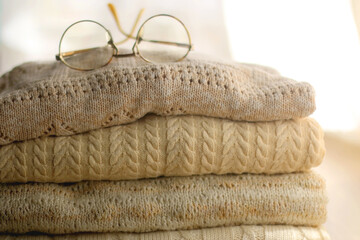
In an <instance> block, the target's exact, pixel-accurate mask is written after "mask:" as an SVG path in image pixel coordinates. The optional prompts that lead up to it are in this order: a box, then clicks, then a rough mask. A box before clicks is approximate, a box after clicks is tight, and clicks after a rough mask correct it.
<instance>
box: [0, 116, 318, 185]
mask: <svg viewBox="0 0 360 240" xmlns="http://www.w3.org/2000/svg"><path fill="white" fill-rule="evenodd" d="M324 154H325V146H324V139H323V132H322V130H321V128H320V126H319V125H318V123H317V122H316V121H315V120H314V119H311V118H302V119H298V120H281V121H272V122H240V121H230V120H226V119H219V118H211V117H201V116H168V117H161V116H156V115H147V116H145V117H144V118H142V119H140V120H138V121H136V122H133V123H130V124H125V125H120V126H114V127H109V128H104V129H98V130H92V131H90V132H87V133H82V134H78V135H73V136H65V137H42V138H38V139H35V140H28V141H24V142H17V143H12V144H9V145H7V146H2V147H0V182H28V181H33V182H76V181H82V180H128V179H139V178H152V177H158V176H189V175H198V174H211V173H214V174H226V173H236V174H241V173H244V172H247V173H268V174H273V173H290V172H297V171H306V170H309V169H310V168H311V167H315V166H318V165H319V164H320V163H321V161H322V159H323V157H324Z"/></svg>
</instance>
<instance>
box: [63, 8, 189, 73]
mask: <svg viewBox="0 0 360 240" xmlns="http://www.w3.org/2000/svg"><path fill="white" fill-rule="evenodd" d="M109 8H110V10H111V12H112V14H113V16H114V18H115V21H116V23H117V26H118V28H119V30H120V32H121V33H122V34H124V35H125V36H126V39H124V40H122V41H120V42H118V43H116V44H114V41H113V38H112V35H111V32H110V31H109V30H108V29H106V28H105V27H104V26H103V25H102V24H100V23H98V22H96V21H93V20H81V21H78V22H75V23H73V24H71V25H70V26H69V27H68V28H67V29H66V30H65V31H64V33H63V35H62V36H61V39H60V44H59V54H57V55H56V60H58V61H61V62H63V63H64V64H65V65H66V66H68V67H70V68H72V69H76V70H81V71H89V70H94V69H97V68H90V69H81V68H76V67H74V66H71V65H69V64H68V63H67V62H66V60H65V59H64V58H63V57H64V56H69V55H73V54H76V53H81V52H84V51H88V50H90V49H95V48H88V49H81V50H76V51H70V52H64V53H61V43H62V40H63V38H64V36H65V33H66V32H67V31H68V30H69V29H70V28H71V27H72V26H74V25H75V24H78V23H81V22H91V23H95V24H98V25H99V26H101V27H102V28H103V29H104V30H105V31H106V32H107V34H108V35H109V37H110V40H109V41H108V45H110V46H111V47H112V48H113V51H114V52H113V55H112V56H111V58H110V59H109V61H108V62H106V63H105V64H104V65H102V66H99V67H98V68H101V67H104V66H106V65H107V64H109V63H110V62H111V60H112V58H113V57H116V58H120V57H131V56H139V57H140V58H142V59H143V60H144V61H146V62H152V61H151V60H149V59H147V58H145V57H144V56H142V55H141V52H140V51H139V48H138V45H139V43H140V42H141V41H147V42H153V43H159V44H167V45H174V46H179V47H187V48H188V51H187V52H186V54H185V55H184V56H183V57H182V58H180V59H178V60H176V62H178V61H181V60H183V59H184V58H185V57H186V56H187V55H188V54H189V52H190V51H191V49H192V43H191V37H190V33H189V31H188V29H187V28H186V26H185V24H184V23H183V22H182V21H181V20H180V19H178V18H176V17H174V16H172V15H169V14H158V15H154V16H152V17H150V18H148V19H147V20H146V21H145V22H144V23H143V24H142V25H141V26H140V28H139V30H138V32H137V35H136V37H133V36H132V34H133V31H134V29H135V27H136V25H137V23H138V20H139V18H140V16H141V15H142V11H143V10H141V11H140V12H139V14H138V17H137V19H136V21H135V24H134V26H133V29H132V31H131V33H130V34H126V33H125V32H124V31H123V30H122V28H121V25H120V22H119V20H118V17H117V13H116V10H115V7H114V6H112V5H111V4H109ZM112 8H113V9H112ZM161 16H165V17H170V18H173V19H175V20H177V21H178V22H179V23H180V24H181V25H182V26H183V27H184V29H185V31H186V33H187V36H188V40H189V43H188V44H185V43H177V42H168V41H158V40H150V39H143V38H141V37H140V32H141V31H142V30H143V27H144V25H145V24H146V23H147V22H148V21H149V20H151V19H153V18H155V17H161ZM130 38H131V39H134V40H135V43H134V45H133V47H132V53H128V54H119V49H118V48H117V47H116V45H119V44H122V43H123V42H125V41H127V40H128V39H130Z"/></svg>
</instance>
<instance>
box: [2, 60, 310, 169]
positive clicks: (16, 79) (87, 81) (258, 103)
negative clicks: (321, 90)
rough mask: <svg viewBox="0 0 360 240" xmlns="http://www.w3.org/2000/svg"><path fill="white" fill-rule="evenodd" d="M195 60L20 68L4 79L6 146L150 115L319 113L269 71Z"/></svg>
mask: <svg viewBox="0 0 360 240" xmlns="http://www.w3.org/2000/svg"><path fill="white" fill-rule="evenodd" d="M191 55H192V56H189V57H188V58H187V59H185V60H184V61H181V62H178V63H167V64H149V63H146V62H144V61H143V62H141V61H139V60H138V59H136V58H119V59H114V60H113V61H112V62H111V64H109V65H108V66H106V67H103V68H101V69H98V70H94V71H90V72H80V71H75V70H72V69H69V68H67V67H66V66H64V64H61V63H58V62H57V63H55V62H50V63H34V62H33V63H25V64H23V65H20V66H18V67H16V68H14V69H13V70H12V71H10V72H8V73H6V74H4V75H3V76H2V77H1V78H0V86H1V88H0V113H1V114H0V123H1V124H0V145H5V144H8V143H11V142H14V141H23V140H28V139H34V138H38V137H41V136H46V135H56V136H64V135H72V134H76V133H82V132H87V131H89V130H94V129H99V128H102V127H110V126H115V125H120V124H124V123H130V122H134V121H135V120H137V119H139V118H141V117H143V116H144V115H146V114H147V113H156V114H158V115H184V114H191V115H202V116H210V117H220V118H227V119H230V120H246V121H272V120H284V119H296V118H300V117H306V116H308V115H309V114H311V113H312V112H313V111H314V110H315V101H314V95H315V94H314V90H313V88H312V87H311V86H310V85H309V84H307V83H304V82H296V81H294V80H292V79H288V78H285V77H282V76H281V75H279V74H278V73H277V72H276V71H275V70H273V69H270V68H267V67H261V66H258V65H251V64H242V63H234V62H221V61H219V60H211V59H209V58H207V57H200V56H195V55H196V54H195V55H194V54H191ZM132 167H134V169H135V165H134V166H132ZM134 169H133V170H134Z"/></svg>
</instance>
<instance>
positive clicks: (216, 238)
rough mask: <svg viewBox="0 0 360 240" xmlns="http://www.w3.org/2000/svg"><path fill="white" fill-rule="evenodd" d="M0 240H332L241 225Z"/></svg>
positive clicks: (319, 233) (3, 238) (314, 233)
mask: <svg viewBox="0 0 360 240" xmlns="http://www.w3.org/2000/svg"><path fill="white" fill-rule="evenodd" d="M0 240H330V237H329V235H328V233H327V232H326V231H325V230H324V229H322V228H311V227H295V226H286V225H260V226H257V225H241V226H233V227H218V228H203V229H197V230H182V231H159V232H151V233H80V234H69V235H40V234H32V235H0Z"/></svg>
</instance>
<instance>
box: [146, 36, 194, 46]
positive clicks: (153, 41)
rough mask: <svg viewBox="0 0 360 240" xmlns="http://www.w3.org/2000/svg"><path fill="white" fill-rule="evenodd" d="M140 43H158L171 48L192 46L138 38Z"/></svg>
mask: <svg viewBox="0 0 360 240" xmlns="http://www.w3.org/2000/svg"><path fill="white" fill-rule="evenodd" d="M141 41H145V42H152V43H160V44H166V45H173V46H178V47H186V48H192V45H190V44H187V43H178V42H168V41H161V40H151V39H143V38H139V42H141Z"/></svg>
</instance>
